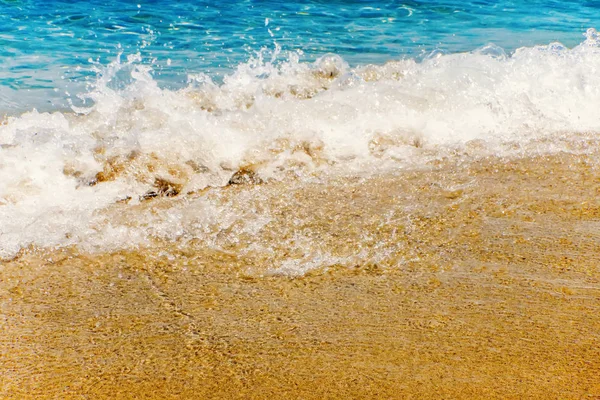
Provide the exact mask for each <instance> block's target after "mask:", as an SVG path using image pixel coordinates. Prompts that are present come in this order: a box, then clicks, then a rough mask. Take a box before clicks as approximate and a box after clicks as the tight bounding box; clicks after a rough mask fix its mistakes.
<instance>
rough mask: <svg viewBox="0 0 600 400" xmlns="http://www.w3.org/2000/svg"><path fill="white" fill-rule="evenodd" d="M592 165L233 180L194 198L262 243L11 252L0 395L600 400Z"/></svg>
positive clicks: (474, 166)
mask: <svg viewBox="0 0 600 400" xmlns="http://www.w3.org/2000/svg"><path fill="white" fill-rule="evenodd" d="M598 159H599V158H598V154H588V155H572V154H565V153H559V154H555V155H550V156H539V157H527V158H521V159H518V158H516V159H515V158H513V159H499V158H487V159H479V160H474V161H469V162H458V161H456V160H455V161H452V160H445V161H444V160H442V161H438V162H435V163H432V164H430V165H428V166H427V168H423V169H420V170H413V171H405V172H401V171H400V172H395V173H387V174H383V175H378V176H374V177H370V178H369V177H367V178H364V177H363V178H359V177H345V178H335V179H333V178H332V179H329V180H322V181H319V182H316V181H315V182H313V183H310V182H309V183H306V182H305V183H298V182H296V183H294V182H291V183H290V182H276V183H265V184H262V185H235V186H230V187H227V188H223V189H210V190H207V191H205V192H203V193H197V194H193V195H190V197H191V198H194V197H196V198H197V197H202V196H211V195H212V194H211V190H212V191H219V192H220V193H219V196H221V197H222V198H223V201H227V202H229V203H230V204H231V205H232V207H238V208H239V210H240V215H243V213H244V210H245V209H247V208H248V207H250V208H252V209H255V208H256V207H258V206H260V207H263V208H268V210H269V213H270V215H271V218H272V219H271V220H270V222H269V224H268V225H267V227H266V228H264V229H263V230H262V231H261V234H260V237H259V238H257V237H252V235H236V233H235V232H227V231H220V232H215V237H216V239H215V240H217V241H218V243H217V244H218V246H212V245H211V246H207V245H206V243H203V242H201V241H189V242H186V243H177V242H170V241H157V242H156V243H155V245H154V246H152V247H151V248H143V249H137V250H127V251H125V250H123V251H118V252H113V253H88V252H84V251H82V250H81V249H77V248H66V249H60V250H54V251H48V250H39V249H38V250H36V249H29V250H27V251H23V252H22V253H21V254H20V255H19V256H18V257H17V258H15V259H13V260H10V261H6V262H3V263H2V264H0V273H1V277H2V279H1V280H0V310H1V312H0V370H1V371H2V372H1V373H0V397H2V398H4V399H71V398H73V399H102V398H106V399H135V398H139V399H142V398H144V399H151V398H156V399H168V398H190V399H192V398H194V399H208V398H222V399H226V398H254V399H267V398H271V399H278V398H290V399H292V398H301V399H324V398H340V399H341V398H390V399H391V398H394V399H395V398H397V399H405V398H464V399H473V398H486V399H490V398H502V399H509V398H514V399H524V398H532V399H533V398H537V399H550V398H560V399H588V398H589V399H600V378H599V377H600V229H599V228H600V200H599V198H598V194H599V192H600V173H599V171H600V163H599V162H598ZM188 200H189V199H188ZM178 201H187V200H180V199H177V198H175V199H170V198H157V199H154V200H151V201H147V202H143V203H141V204H140V205H138V206H136V207H137V208H136V210H133V211H131V212H141V209H143V210H145V211H148V212H159V211H160V209H161V208H165V207H171V206H173V204H174V203H176V202H178ZM115 207H116V209H115V210H114V212H115V213H119V212H122V213H126V207H127V205H125V204H123V205H117V206H115ZM118 207H123V208H122V209H119V208H118ZM143 210H142V211H143ZM298 232H300V233H302V236H303V237H304V238H307V244H306V246H305V249H306V252H307V254H306V255H303V254H299V255H298V254H295V253H294V252H297V251H298V249H297V248H296V249H292V250H290V247H289V246H288V243H289V240H291V239H290V237H292V236H293V235H295V234H297V233H298ZM233 238H236V239H235V240H234V239H233ZM257 241H259V242H260V243H261V244H262V245H263V246H262V247H256V243H257ZM213 244H214V243H213ZM264 249H269V251H268V252H266V251H265V250H264ZM325 251H326V252H327V254H328V257H329V258H327V259H328V260H332V259H336V257H337V259H339V260H350V261H347V262H340V263H338V264H336V263H331V262H328V263H325V264H327V265H322V266H319V265H318V260H319V258H318V257H315V256H311V254H313V255H314V254H321V253H323V252H325ZM351 255H352V256H351ZM309 256H310V257H309ZM290 258H294V259H300V260H308V259H311V260H317V262H316V264H315V262H313V264H307V267H306V271H307V272H306V274H305V275H303V276H288V275H286V274H285V269H283V270H282V268H281V265H282V263H283V262H284V261H285V260H287V259H290Z"/></svg>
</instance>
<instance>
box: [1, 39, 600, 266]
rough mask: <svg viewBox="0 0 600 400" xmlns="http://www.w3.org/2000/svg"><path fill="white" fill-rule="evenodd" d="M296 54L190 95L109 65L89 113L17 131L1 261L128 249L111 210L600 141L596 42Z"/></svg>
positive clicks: (201, 81)
mask: <svg viewBox="0 0 600 400" xmlns="http://www.w3.org/2000/svg"><path fill="white" fill-rule="evenodd" d="M282 54H283V53H281V51H280V49H276V50H275V51H274V52H273V53H272V54H270V55H269V54H268V52H266V51H263V52H259V53H258V54H257V55H256V56H255V57H253V58H251V59H250V60H249V61H248V62H246V63H243V64H240V65H239V66H238V67H237V69H236V70H235V71H233V72H232V73H231V74H229V75H227V76H225V77H224V79H223V81H222V82H218V83H217V82H215V81H213V79H212V78H211V77H210V76H208V75H206V74H202V73H200V74H190V75H189V81H188V85H187V86H186V87H185V88H182V89H179V90H169V89H164V88H161V87H159V85H158V83H157V82H156V81H155V80H154V79H153V77H152V71H151V69H150V67H149V66H147V65H143V64H142V63H141V62H140V58H139V56H135V55H133V56H129V57H127V59H125V60H122V59H121V58H119V59H117V60H115V61H114V62H113V63H111V64H110V65H108V66H105V67H100V66H98V71H97V73H98V78H97V80H96V81H95V83H94V84H93V87H92V88H91V89H90V90H89V91H87V92H86V93H83V94H81V95H80V96H79V97H80V98H81V102H82V104H88V106H81V105H77V106H76V105H72V107H71V110H69V111H68V112H67V111H63V112H58V111H57V112H53V113H39V112H37V111H35V110H33V111H30V112H26V113H23V114H21V115H19V116H10V117H5V118H4V120H3V121H2V122H1V125H0V258H10V257H13V256H15V255H16V254H17V253H18V252H19V251H20V250H21V249H23V248H27V247H29V246H39V247H53V246H65V245H71V244H81V243H83V242H85V241H86V240H89V238H90V237H94V238H95V239H94V241H96V242H101V240H99V239H98V237H99V235H113V236H114V230H115V229H117V228H115V227H116V226H117V225H118V224H117V223H116V222H114V221H113V222H111V223H112V225H110V224H109V225H110V226H111V229H112V231H111V230H110V229H109V228H107V226H108V225H107V223H106V216H105V215H102V213H101V210H104V209H106V208H107V207H109V206H111V205H113V204H115V203H119V202H120V203H122V204H127V205H128V206H130V207H135V205H136V204H139V203H141V202H144V201H148V200H150V199H153V198H156V197H182V196H186V195H188V194H189V193H196V192H198V191H201V190H204V189H206V188H208V187H223V186H227V185H232V184H257V183H263V182H269V181H282V180H300V181H302V180H306V179H314V178H315V177H322V176H326V175H329V174H333V175H335V174H369V173H377V171H380V170H381V169H387V170H389V169H392V170H393V169H398V168H408V167H419V166H423V165H425V164H426V163H427V162H429V161H431V160H435V159H438V158H442V157H446V156H448V155H450V154H460V155H461V156H464V157H479V156H485V155H489V154H493V155H511V154H520V155H528V154H538V153H540V152H556V151H586V145H587V143H588V142H587V139H589V138H590V137H592V138H593V137H596V134H597V133H598V132H599V131H600V114H599V113H598V111H597V110H598V108H599V106H600V73H599V70H600V38H599V36H598V33H597V32H596V31H595V30H594V29H589V30H588V31H587V34H586V40H585V41H584V42H582V43H581V44H580V45H578V46H576V47H574V48H571V49H569V48H566V47H565V46H563V45H562V44H560V43H551V44H549V45H544V46H535V47H526V48H519V49H517V50H516V51H514V52H513V53H511V54H506V53H505V52H504V50H503V49H501V48H499V47H497V46H494V45H489V46H485V47H483V48H480V49H477V50H475V51H472V52H469V53H458V54H442V53H439V52H434V53H431V54H429V55H428V56H427V57H424V58H423V59H422V60H415V59H406V60H397V61H389V62H387V63H386V64H383V65H363V66H357V67H350V66H349V65H348V64H347V63H346V62H345V61H344V59H342V58H341V57H339V56H337V55H333V54H327V55H324V56H322V57H321V58H319V59H318V60H317V61H316V62H314V63H305V62H301V61H300V59H299V58H300V57H299V55H298V54H295V53H290V54H287V57H286V58H285V59H284V60H281V58H282ZM207 207H208V206H207ZM207 210H208V209H207ZM205 212H209V211H206V210H205ZM210 212H212V213H213V214H215V213H216V214H215V215H218V212H216V211H215V210H212V211H210ZM138 217H139V216H138ZM247 217H248V218H252V217H251V216H247ZM131 218H134V217H133V216H132V217H131ZM139 218H141V217H139ZM99 221H104V222H103V223H104V225H103V226H104V228H103V230H101V233H98V232H100V231H99V229H98V224H100V222H99ZM115 224H116V225H115ZM123 224H124V223H121V225H119V226H121V227H122V226H124V225H123ZM125 225H126V224H125ZM144 226H145V227H143V228H142V227H140V228H139V229H138V230H134V229H129V230H128V231H127V232H128V233H127V236H125V237H121V236H118V235H117V236H118V237H119V240H118V241H114V240H113V241H110V240H109V241H107V243H108V242H111V243H113V244H112V246H117V247H118V246H127V245H130V244H131V245H136V244H139V243H142V242H143V240H142V239H139V238H145V237H147V236H152V235H155V234H156V232H155V231H152V230H150V231H149V228H148V225H144ZM118 229H120V228H118ZM110 232H112V233H110ZM117 236H115V237H117ZM136 237H137V238H138V239H136ZM86 238H87V239H86ZM114 242H118V243H114Z"/></svg>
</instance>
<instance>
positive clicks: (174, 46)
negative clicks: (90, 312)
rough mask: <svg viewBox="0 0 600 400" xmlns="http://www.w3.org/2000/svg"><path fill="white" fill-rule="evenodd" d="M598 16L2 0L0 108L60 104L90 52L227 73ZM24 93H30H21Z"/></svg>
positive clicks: (531, 37) (363, 56)
mask: <svg viewBox="0 0 600 400" xmlns="http://www.w3.org/2000/svg"><path fill="white" fill-rule="evenodd" d="M590 27H596V28H597V27H600V2H598V1H590V0H570V1H549V0H544V1H542V0H532V1H509V0H501V1H489V0H479V1H457V0H445V1H443V0H435V1H434V0H429V1H414V0H413V1H380V2H373V1H361V0H353V1H349V0H344V1H341V0H311V1H281V0H264V1H256V0H246V1H229V0H225V1H219V2H216V1H205V0H202V1H193V0H181V1H146V0H135V1H129V0H104V1H100V0H94V1H79V2H76V1H57V0H49V1H45V2H40V1H33V0H0V109H4V110H6V109H11V108H24V109H27V108H31V107H33V106H36V107H38V108H39V107H42V108H44V105H46V106H48V107H53V106H55V107H61V106H64V105H65V104H63V103H64V101H63V100H64V99H65V97H68V96H72V95H73V93H72V92H77V91H81V90H83V87H84V83H85V82H89V81H92V80H94V79H95V75H96V72H94V68H93V66H94V63H95V64H98V63H99V64H101V65H105V64H108V63H109V62H111V61H113V60H115V58H116V56H117V55H118V54H119V53H123V54H124V55H128V54H135V53H139V54H140V55H141V57H142V59H143V61H142V62H143V63H147V64H151V65H152V67H153V75H154V78H155V79H156V80H157V81H158V82H159V83H160V84H161V85H164V86H167V87H178V86H181V85H184V84H185V82H186V80H187V74H188V73H198V72H205V73H209V74H212V75H217V76H218V75H222V74H226V73H227V71H230V70H232V69H233V68H235V66H236V65H238V64H239V63H242V62H244V61H246V60H247V59H248V57H249V56H250V55H252V54H253V53H254V52H256V51H258V50H260V49H261V48H267V49H274V48H275V43H277V45H279V46H281V48H282V49H283V50H284V51H301V52H302V54H303V55H302V57H303V59H305V60H307V61H310V60H313V59H314V58H316V57H317V56H319V55H322V54H325V53H336V54H339V55H341V56H343V57H344V59H345V60H346V61H348V62H349V63H351V64H364V63H383V62H385V61H387V60H390V59H398V58H407V57H416V58H418V57H421V56H422V55H423V54H427V53H429V52H431V51H433V50H441V51H444V52H450V53H452V52H462V51H470V50H473V49H475V48H477V47H480V46H483V45H485V44H488V43H494V44H497V45H499V46H501V47H503V48H505V49H506V50H507V51H511V50H514V49H515V48H518V47H522V46H532V45H535V44H548V43H550V42H553V41H560V42H562V43H563V44H565V45H567V46H574V45H576V44H578V43H580V42H581V41H582V40H583V36H582V34H583V33H584V32H585V30H586V29H587V28H590ZM30 103H32V104H30Z"/></svg>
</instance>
